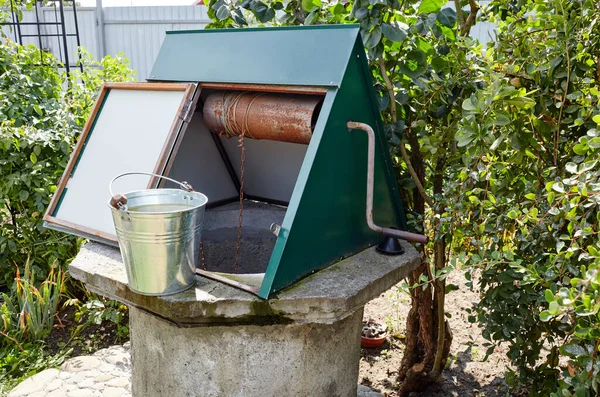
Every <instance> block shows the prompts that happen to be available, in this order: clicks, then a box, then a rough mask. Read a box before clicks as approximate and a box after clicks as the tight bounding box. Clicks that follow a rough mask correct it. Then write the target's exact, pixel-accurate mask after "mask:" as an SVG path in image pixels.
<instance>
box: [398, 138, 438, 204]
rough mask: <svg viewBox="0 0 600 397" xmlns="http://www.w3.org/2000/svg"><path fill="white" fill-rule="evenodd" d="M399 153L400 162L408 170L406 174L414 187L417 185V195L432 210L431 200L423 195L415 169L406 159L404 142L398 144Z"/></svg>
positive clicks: (408, 159) (421, 185)
mask: <svg viewBox="0 0 600 397" xmlns="http://www.w3.org/2000/svg"><path fill="white" fill-rule="evenodd" d="M400 153H401V154H402V160H404V162H405V163H406V167H407V168H408V172H409V173H410V176H412V179H413V181H414V182H415V185H417V190H418V191H419V194H421V197H423V200H425V202H426V203H427V204H428V205H429V206H430V207H431V208H433V200H431V198H430V197H429V196H428V195H427V193H425V189H424V188H423V184H421V181H420V180H419V176H418V175H417V173H416V172H415V169H414V168H413V166H412V163H411V162H410V158H409V157H408V154H407V153H406V148H405V147H404V142H400Z"/></svg>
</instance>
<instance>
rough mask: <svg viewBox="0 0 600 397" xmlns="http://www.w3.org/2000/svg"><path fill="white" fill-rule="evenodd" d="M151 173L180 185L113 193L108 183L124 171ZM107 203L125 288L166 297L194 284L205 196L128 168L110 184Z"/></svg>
mask: <svg viewBox="0 0 600 397" xmlns="http://www.w3.org/2000/svg"><path fill="white" fill-rule="evenodd" d="M134 174H136V175H137V174H142V175H153V176H156V177H159V178H163V179H167V180H169V181H172V182H174V183H177V184H178V185H179V186H181V188H182V189H147V190H138V191H133V192H130V193H126V194H124V195H117V196H115V195H114V194H113V192H112V184H113V182H114V181H116V180H117V179H119V178H121V177H123V176H126V175H134ZM109 190H110V193H111V196H112V197H113V198H112V199H111V201H110V202H109V203H108V205H109V207H110V209H111V212H112V216H113V221H114V224H115V229H116V232H117V239H118V241H119V247H120V248H121V255H122V257H123V263H124V264H125V269H126V271H127V279H128V282H129V288H130V289H131V290H132V291H134V292H137V293H139V294H143V295H171V294H176V293H179V292H182V291H184V290H186V289H188V288H190V287H192V286H193V285H194V283H195V280H196V277H195V270H196V267H197V266H198V256H199V249H200V237H201V235H202V223H203V220H204V208H205V206H206V203H207V201H208V198H207V197H206V196H205V195H204V194H202V193H199V192H195V191H193V189H192V187H191V186H190V185H189V184H187V183H186V182H178V181H175V180H173V179H170V178H167V177H164V176H161V175H155V174H150V173H146V172H127V173H123V174H121V175H118V176H116V177H115V178H114V179H113V180H112V181H111V182H110V185H109Z"/></svg>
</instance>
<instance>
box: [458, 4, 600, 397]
mask: <svg viewBox="0 0 600 397" xmlns="http://www.w3.org/2000/svg"><path fill="white" fill-rule="evenodd" d="M492 6H493V7H495V8H494V9H495V11H494V13H493V14H491V18H492V20H493V21H494V22H496V23H497V24H498V25H499V29H498V40H497V43H496V45H495V46H494V48H492V49H490V50H489V51H488V52H487V57H488V61H489V66H488V73H486V75H485V81H484V83H485V89H483V90H481V91H478V92H477V93H475V94H474V95H472V96H471V97H470V98H469V99H468V100H465V101H464V102H463V106H462V107H463V110H464V118H463V121H462V122H461V126H460V131H459V133H458V134H457V145H458V147H459V148H460V150H461V152H462V158H463V161H464V163H465V165H464V167H462V168H459V169H456V170H455V172H456V173H455V175H456V179H457V185H456V188H455V190H456V194H457V197H456V199H455V203H456V204H455V205H454V207H453V211H454V212H455V213H456V214H457V215H461V214H462V215H463V219H464V222H463V224H462V225H460V227H458V228H457V231H458V233H455V238H457V237H461V243H462V244H463V247H464V248H465V249H467V250H469V251H471V252H472V256H471V258H470V261H471V263H472V264H473V265H474V266H475V267H476V268H478V269H480V270H481V289H482V292H483V295H482V300H481V302H480V303H479V304H478V305H477V313H476V314H477V316H473V317H472V318H471V321H475V320H476V319H478V320H479V321H480V323H481V324H482V325H483V327H484V328H483V330H484V336H485V337H486V338H488V339H490V340H491V341H495V342H497V343H507V344H508V345H509V352H508V356H509V357H510V359H511V360H512V362H513V364H514V365H515V367H516V369H517V372H515V373H510V374H509V377H508V378H507V380H508V381H509V383H511V384H512V385H513V386H515V387H526V388H529V390H530V393H531V394H532V395H540V396H548V395H552V396H559V395H560V396H572V395H576V396H591V395H598V383H599V382H600V362H599V360H598V358H597V355H598V347H599V346H598V340H599V339H598V338H599V337H600V316H599V310H600V304H598V302H599V300H598V298H599V294H600V291H599V289H598V282H599V281H600V280H599V274H598V265H599V263H600V257H599V255H600V246H599V239H598V219H600V212H599V211H598V210H599V208H598V203H599V201H598V200H599V199H598V196H599V195H600V185H599V182H600V181H599V179H598V178H599V176H600V166H599V165H598V162H597V160H598V155H599V153H598V148H599V147H600V137H599V136H600V127H599V126H598V125H597V123H598V122H600V106H599V100H600V29H598V26H600V25H599V24H600V9H599V8H598V6H597V4H596V2H592V1H581V2H568V1H559V0H557V1H535V2H527V1H523V2H519V7H517V4H516V3H515V4H509V5H506V4H505V2H499V1H498V2H494V3H493V4H492ZM499 16H501V17H502V18H500V17H499Z"/></svg>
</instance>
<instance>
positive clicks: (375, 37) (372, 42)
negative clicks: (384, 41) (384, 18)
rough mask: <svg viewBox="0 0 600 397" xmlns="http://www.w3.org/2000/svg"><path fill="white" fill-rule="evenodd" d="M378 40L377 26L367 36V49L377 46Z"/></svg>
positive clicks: (379, 30)
mask: <svg viewBox="0 0 600 397" xmlns="http://www.w3.org/2000/svg"><path fill="white" fill-rule="evenodd" d="M380 40H381V28H380V27H379V26H377V27H376V28H375V29H373V31H372V32H371V35H370V36H369V41H368V43H367V47H369V48H373V47H375V46H377V44H379V41H380Z"/></svg>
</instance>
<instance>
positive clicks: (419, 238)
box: [347, 121, 427, 244]
mask: <svg viewBox="0 0 600 397" xmlns="http://www.w3.org/2000/svg"><path fill="white" fill-rule="evenodd" d="M347 126H348V129H349V130H354V129H356V130H363V131H364V132H366V133H367V135H368V137H369V141H368V149H367V150H368V156H367V162H368V164H367V225H369V228H370V229H371V230H373V231H375V232H377V233H381V234H383V235H386V236H393V237H398V238H401V239H404V240H407V241H411V242H414V243H421V244H425V243H427V236H423V235H421V234H417V233H411V232H406V231H403V230H397V229H391V228H389V227H381V226H378V225H376V224H375V222H373V187H374V180H375V131H373V129H372V128H371V126H369V125H368V124H365V123H357V122H354V121H349V122H348V124H347Z"/></svg>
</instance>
